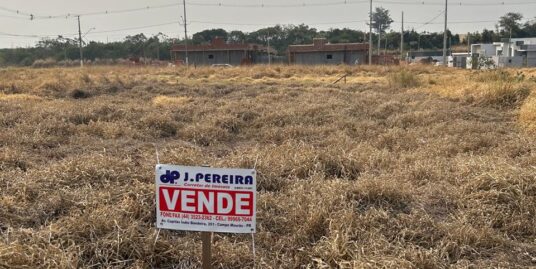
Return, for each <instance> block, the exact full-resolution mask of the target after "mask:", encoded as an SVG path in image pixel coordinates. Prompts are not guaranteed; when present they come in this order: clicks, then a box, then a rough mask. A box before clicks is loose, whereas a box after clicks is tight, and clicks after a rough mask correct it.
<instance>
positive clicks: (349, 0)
mask: <svg viewBox="0 0 536 269" xmlns="http://www.w3.org/2000/svg"><path fill="white" fill-rule="evenodd" d="M374 2H375V3H380V4H395V5H431V6H439V5H444V3H440V2H431V1H412V2H405V1H396V0H374ZM364 3H369V1H368V0H339V1H329V2H310V3H307V2H303V3H288V4H269V3H258V4H257V3H248V4H233V3H225V2H223V1H219V2H196V1H188V2H187V3H186V5H189V6H201V7H226V8H303V7H328V6H341V5H355V4H364ZM532 4H536V1H529V2H505V1H502V2H487V3H474V2H473V3H471V2H461V1H460V2H450V3H449V6H512V5H532ZM175 6H182V3H177V2H176V3H167V4H161V5H152V6H144V7H137V8H128V9H116V10H103V11H95V12H85V13H76V12H70V13H64V14H56V15H42V14H41V15H40V14H35V13H31V12H28V11H21V10H17V9H12V8H7V7H2V6H0V10H2V11H5V12H10V13H13V14H17V15H19V16H21V18H26V19H30V20H41V19H59V18H72V17H77V16H97V15H111V14H121V13H130V12H140V11H146V10H152V9H162V8H169V7H175ZM11 17H12V18H18V17H15V16H11Z"/></svg>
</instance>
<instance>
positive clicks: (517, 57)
mask: <svg viewBox="0 0 536 269" xmlns="http://www.w3.org/2000/svg"><path fill="white" fill-rule="evenodd" d="M468 63H469V64H468V65H467V68H473V69H477V68H502V67H536V38H512V39H508V38H506V39H503V40H502V41H501V42H494V43H493V44H473V45H471V55H470V60H469V61H468Z"/></svg>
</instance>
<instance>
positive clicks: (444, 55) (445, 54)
mask: <svg viewBox="0 0 536 269" xmlns="http://www.w3.org/2000/svg"><path fill="white" fill-rule="evenodd" d="M447 9H448V0H445V29H444V30H445V32H444V33H443V66H447V65H448V63H447Z"/></svg>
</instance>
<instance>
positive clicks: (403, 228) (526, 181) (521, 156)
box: [0, 66, 536, 268]
mask: <svg viewBox="0 0 536 269" xmlns="http://www.w3.org/2000/svg"><path fill="white" fill-rule="evenodd" d="M521 72H522V74H524V76H522V75H521V74H519V73H517V71H510V70H508V71H506V73H504V72H495V71H493V72H472V71H466V70H451V69H443V68H430V67H422V66H408V67H404V68H400V67H378V66H373V67H369V66H362V67H347V66H335V67H328V66H317V67H304V66H288V67H287V66H270V67H268V66H254V67H244V68H238V67H237V68H228V69H214V68H197V69H193V68H191V69H188V70H186V69H184V68H119V67H91V68H86V69H84V73H81V71H79V69H61V68H53V69H38V68H36V69H6V70H0V76H1V79H0V128H1V130H2V131H1V132H0V268H4V267H6V268H89V267H91V268H93V267H98V268H198V267H199V253H200V248H201V244H200V240H199V235H198V234H197V233H186V232H170V231H160V232H158V231H157V230H156V229H155V228H154V219H155V216H154V214H155V213H154V185H153V181H154V175H153V167H154V164H155V162H156V158H155V147H154V145H155V144H156V145H158V150H159V153H160V161H161V162H163V163H176V164H184V165H202V164H208V165H211V166H223V167H244V168H245V167H253V166H256V169H257V171H258V180H259V182H258V191H259V194H258V201H257V210H258V213H257V214H258V217H257V219H258V223H257V225H258V227H257V230H258V233H257V234H256V235H255V243H256V251H257V252H256V260H254V259H253V256H252V254H251V237H250V236H249V235H231V234H217V235H216V236H215V240H214V266H215V267H217V268H253V267H254V265H255V266H256V268H497V267H504V268H513V267H516V268H531V267H534V266H536V247H535V244H534V242H536V228H535V227H536V211H535V209H536V177H535V175H536V169H535V167H536V154H535V153H536V142H535V141H536V140H534V130H535V127H534V126H535V125H534V122H535V120H536V116H535V115H536V114H535V109H534V108H535V107H536V105H535V104H536V103H535V98H534V84H535V83H536V81H532V79H531V77H530V76H531V74H532V73H530V72H532V71H530V70H522V71H521ZM342 74H349V77H348V83H347V84H343V83H339V84H336V85H333V84H332V83H333V81H335V80H336V79H337V78H339V77H340V76H341V75H342ZM520 127H523V128H520ZM525 130H527V132H525Z"/></svg>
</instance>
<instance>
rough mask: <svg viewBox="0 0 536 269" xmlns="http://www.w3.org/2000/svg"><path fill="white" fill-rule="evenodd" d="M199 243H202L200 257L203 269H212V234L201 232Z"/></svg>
mask: <svg viewBox="0 0 536 269" xmlns="http://www.w3.org/2000/svg"><path fill="white" fill-rule="evenodd" d="M201 241H202V242H203V253H202V256H201V263H202V264H203V269H212V233H211V232H201Z"/></svg>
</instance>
